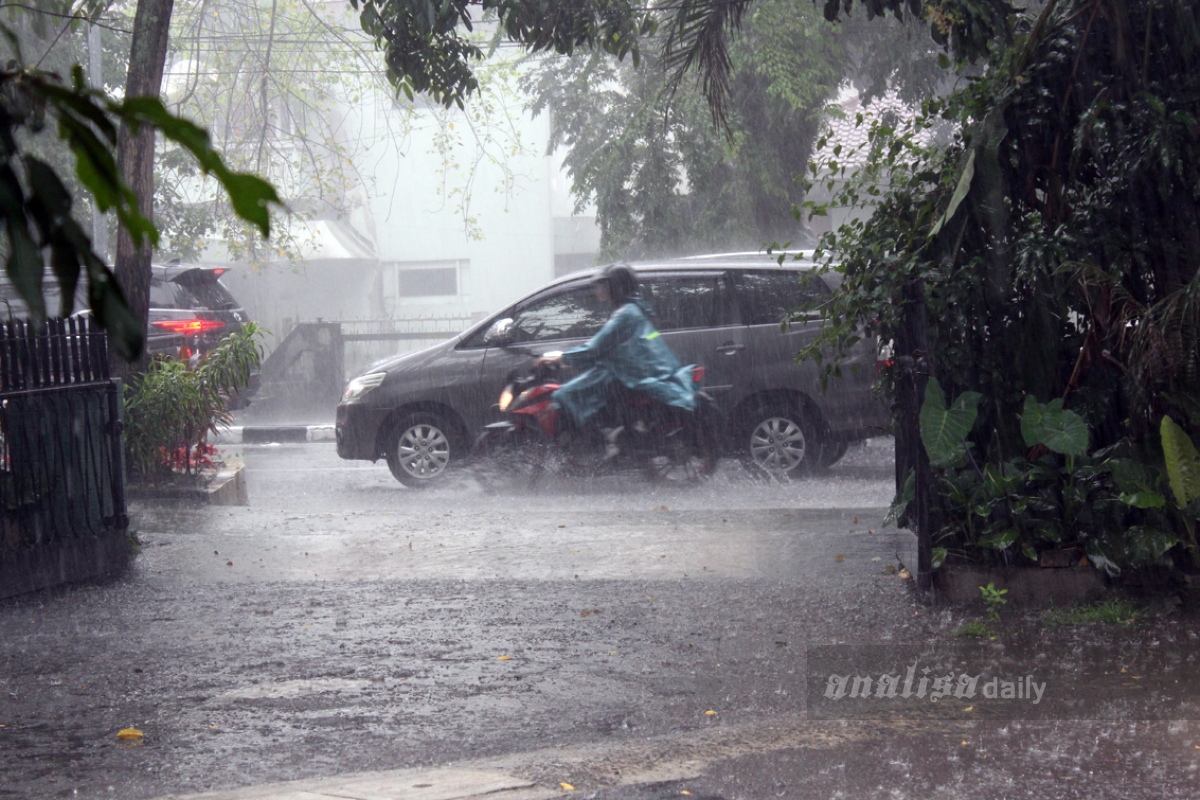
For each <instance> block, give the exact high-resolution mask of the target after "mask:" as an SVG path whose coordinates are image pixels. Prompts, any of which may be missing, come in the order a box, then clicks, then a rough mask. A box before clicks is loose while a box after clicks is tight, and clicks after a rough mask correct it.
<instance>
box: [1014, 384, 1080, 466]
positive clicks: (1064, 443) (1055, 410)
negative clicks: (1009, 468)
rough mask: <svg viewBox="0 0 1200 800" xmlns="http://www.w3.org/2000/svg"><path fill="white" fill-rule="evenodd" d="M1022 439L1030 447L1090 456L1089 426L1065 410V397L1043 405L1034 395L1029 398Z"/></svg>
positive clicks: (1022, 418) (1065, 453)
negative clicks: (1023, 438) (1088, 453)
mask: <svg viewBox="0 0 1200 800" xmlns="http://www.w3.org/2000/svg"><path fill="white" fill-rule="evenodd" d="M1021 435H1022V436H1024V437H1025V444H1027V445H1029V446H1030V447H1035V446H1037V445H1039V444H1042V445H1045V446H1046V447H1048V448H1050V449H1051V450H1053V451H1054V452H1056V453H1062V454H1063V455H1066V456H1082V455H1087V449H1088V438H1089V437H1088V426H1087V423H1086V422H1084V421H1083V417H1081V416H1079V415H1078V414H1076V413H1075V412H1074V411H1069V410H1066V409H1064V408H1063V401H1062V398H1061V397H1056V398H1055V399H1053V400H1051V401H1050V402H1049V403H1046V404H1045V405H1042V404H1041V403H1039V402H1038V401H1037V400H1036V399H1035V398H1034V397H1033V395H1026V396H1025V408H1024V410H1023V411H1022V412H1021Z"/></svg>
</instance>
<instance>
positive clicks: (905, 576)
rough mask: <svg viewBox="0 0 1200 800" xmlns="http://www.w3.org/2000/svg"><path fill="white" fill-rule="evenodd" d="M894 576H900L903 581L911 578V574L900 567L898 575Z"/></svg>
mask: <svg viewBox="0 0 1200 800" xmlns="http://www.w3.org/2000/svg"><path fill="white" fill-rule="evenodd" d="M896 574H897V575H899V576H900V577H901V578H903V579H904V580H908V579H909V578H911V577H912V573H910V572H909V571H908V570H907V569H905V568H904V567H901V568H900V571H899V572H898V573H896Z"/></svg>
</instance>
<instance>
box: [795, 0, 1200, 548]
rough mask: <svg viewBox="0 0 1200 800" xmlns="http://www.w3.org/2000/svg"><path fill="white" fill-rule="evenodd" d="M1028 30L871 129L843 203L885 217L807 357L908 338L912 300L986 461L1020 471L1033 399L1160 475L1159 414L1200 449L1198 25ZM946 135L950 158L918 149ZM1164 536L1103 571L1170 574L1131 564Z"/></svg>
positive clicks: (1120, 535) (855, 259) (1102, 22)
mask: <svg viewBox="0 0 1200 800" xmlns="http://www.w3.org/2000/svg"><path fill="white" fill-rule="evenodd" d="M1017 23H1018V24H1017V26H1016V28H1015V32H1016V34H1015V37H1014V38H1013V40H1012V41H1011V42H1010V43H1007V44H1004V43H998V44H997V46H996V48H995V50H994V52H993V53H992V55H991V57H990V60H989V63H988V69H987V71H986V72H985V74H984V75H983V76H982V77H981V78H980V79H978V80H976V81H974V82H972V83H971V84H970V85H968V86H967V87H965V88H963V89H962V90H961V91H959V92H957V93H955V94H953V95H952V96H950V97H949V98H947V99H945V100H944V101H941V102H931V103H928V104H927V105H926V106H925V109H924V111H925V113H924V114H923V115H922V116H920V117H918V118H917V119H915V120H912V121H911V122H908V123H906V124H903V125H900V126H887V125H877V126H876V127H875V129H874V130H873V132H872V136H871V139H870V144H869V145H868V148H869V151H870V152H869V153H868V158H867V161H866V166H865V168H864V169H863V170H861V171H860V172H859V173H858V174H857V175H853V176H849V175H848V176H846V177H848V178H849V180H848V183H847V184H846V186H845V188H844V189H843V190H842V191H841V194H840V196H839V198H838V200H837V201H836V202H838V203H841V204H844V205H857V206H860V207H862V208H864V209H865V210H867V211H868V212H871V213H869V216H865V217H864V218H862V219H860V220H859V221H856V222H852V223H851V224H848V225H846V226H843V227H842V228H841V229H840V230H838V231H835V232H834V234H833V235H832V236H831V237H830V238H829V239H828V240H827V242H826V245H827V246H828V247H830V248H836V249H837V250H838V251H840V255H839V257H838V258H839V261H840V262H841V266H840V269H842V270H844V272H845V274H846V279H845V281H844V282H843V284H842V291H841V292H840V293H839V294H838V295H837V296H836V298H835V301H834V303H833V304H832V305H830V306H829V308H828V309H827V312H828V320H829V322H830V325H829V326H828V327H827V329H826V332H825V335H824V337H823V338H822V340H821V341H820V342H818V343H817V344H815V345H814V348H812V349H811V350H810V352H811V353H812V354H815V353H816V352H817V349H818V348H819V347H821V346H825V345H831V344H832V345H835V346H842V345H845V344H847V343H849V342H850V341H852V340H853V339H854V338H855V337H857V336H860V335H861V333H862V331H863V330H866V331H867V332H868V333H869V334H875V335H878V336H879V337H880V340H881V341H883V342H887V341H890V340H893V339H895V338H897V337H899V336H900V334H901V333H902V331H903V329H904V323H905V319H906V315H907V311H906V303H905V302H904V299H905V298H906V297H908V298H913V294H912V290H913V289H914V288H916V289H917V291H918V295H919V296H918V297H916V299H917V300H918V301H919V302H920V303H921V304H923V305H924V306H925V307H926V308H927V309H928V314H927V318H928V321H929V325H928V347H927V353H928V356H929V363H930V368H931V370H932V372H933V373H934V374H935V375H936V376H937V378H938V379H939V380H940V382H941V384H942V385H943V386H945V387H947V389H948V393H950V394H958V393H960V392H963V391H969V392H979V393H981V394H982V395H983V398H984V399H983V401H982V403H981V405H980V409H979V410H980V423H979V424H978V425H976V426H975V428H974V431H973V433H972V435H971V444H972V448H973V452H974V453H976V454H977V457H979V458H981V459H983V460H986V461H987V462H989V463H990V464H993V465H996V468H997V469H998V470H999V469H1000V465H1001V464H1011V462H1012V459H1013V458H1014V457H1015V456H1017V455H1020V454H1023V453H1025V452H1026V445H1027V440H1026V439H1025V438H1024V437H1023V436H1022V430H1021V426H1022V425H1023V424H1024V422H1025V416H1027V413H1028V412H1027V409H1028V408H1029V399H1030V398H1036V399H1037V400H1038V401H1039V402H1046V401H1049V400H1051V399H1054V400H1055V402H1057V403H1060V404H1062V403H1065V404H1066V405H1067V406H1069V407H1071V408H1072V409H1074V411H1075V412H1076V413H1078V414H1079V415H1080V416H1081V417H1082V418H1083V419H1084V420H1085V421H1086V422H1087V424H1088V426H1089V427H1090V428H1091V431H1092V433H1093V440H1094V444H1095V446H1096V447H1097V448H1098V449H1100V450H1101V451H1102V452H1105V453H1108V454H1109V455H1111V452H1112V451H1109V450H1106V448H1111V447H1113V446H1120V447H1123V448H1128V450H1129V452H1130V453H1131V454H1132V455H1134V456H1136V458H1137V459H1138V460H1140V461H1142V462H1144V463H1159V464H1161V456H1162V454H1161V450H1160V447H1161V445H1160V444H1159V436H1158V433H1157V432H1158V429H1159V424H1160V421H1161V419H1162V418H1163V416H1164V415H1167V414H1169V415H1171V416H1173V417H1175V418H1177V419H1179V420H1181V421H1183V422H1184V426H1185V427H1186V428H1188V429H1189V430H1190V431H1191V432H1192V433H1193V434H1194V433H1195V432H1196V431H1197V430H1200V404H1198V403H1197V401H1196V398H1197V397H1200V370H1198V368H1197V364H1200V358H1198V356H1200V345H1198V344H1197V341H1198V337H1197V335H1196V333H1197V331H1200V271H1198V268H1197V265H1198V264H1200V235H1198V234H1197V231H1198V230H1200V205H1198V204H1200V193H1198V191H1197V186H1198V185H1200V183H1198V180H1197V176H1200V137H1198V136H1197V130H1198V128H1197V122H1198V121H1200V83H1198V80H1200V78H1198V76H1197V74H1196V71H1195V54H1196V53H1197V52H1200V9H1198V8H1197V7H1196V6H1195V5H1194V4H1190V3H1185V2H1181V1H1180V0H1138V1H1137V2H1116V1H1115V0H1058V2H1050V3H1047V4H1046V5H1045V6H1044V7H1043V8H1042V9H1040V10H1039V12H1038V13H1036V14H1034V13H1028V14H1025V15H1022V16H1021V17H1020V18H1019V19H1018V20H1017ZM937 122H950V123H952V124H953V125H954V126H955V127H956V129H957V131H958V133H957V135H956V136H955V138H954V141H953V142H952V144H951V145H950V146H949V147H935V146H929V145H926V144H922V138H921V136H920V135H919V134H920V132H921V130H922V129H924V128H926V127H927V126H929V125H932V124H935V123H937ZM834 177H840V176H834ZM813 210H814V211H816V212H818V213H819V212H821V211H823V210H824V209H821V208H814V209H813ZM904 371H905V370H904V369H903V368H902V367H898V369H897V370H896V371H894V372H893V373H892V374H891V376H890V377H900V376H902V375H903V373H904ZM1042 457H1045V456H1044V453H1043V454H1039V452H1038V451H1034V452H1032V453H1030V459H1031V460H1037V459H1039V458H1042ZM1059 460H1060V461H1061V460H1062V459H1059ZM1101 461H1102V459H1100V458H1097V459H1096V463H1097V464H1098V463H1100V462H1101ZM1056 468H1057V467H1056ZM1090 468H1093V469H1094V468H1095V464H1093V465H1092V467H1090ZM1122 469H1123V470H1124V468H1122ZM1126 471H1127V470H1126ZM997 474H998V473H997ZM1113 474H1114V475H1117V472H1114V473H1113ZM1138 480H1139V481H1141V483H1142V484H1144V485H1147V486H1148V485H1149V484H1148V483H1147V481H1149V480H1150V479H1149V478H1144V477H1143V478H1139V479H1138ZM1118 483H1119V481H1118ZM1131 486H1132V484H1131ZM1124 491H1126V493H1127V496H1130V497H1132V496H1134V494H1135V493H1136V491H1140V490H1136V491H1135V489H1134V488H1129V489H1126V490H1124ZM1144 496H1149V495H1148V494H1146V495H1144ZM1139 502H1141V501H1139ZM1094 507H1095V508H1096V509H1098V510H1099V509H1101V508H1110V507H1111V505H1109V506H1104V505H1103V504H1101V505H1095V506H1094ZM1137 508H1139V509H1142V511H1144V512H1145V514H1150V512H1151V511H1152V510H1153V509H1151V508H1150V507H1149V506H1141V505H1139V506H1137ZM1155 513H1157V512H1155ZM1114 519H1115V520H1116V522H1115V523H1114V524H1117V523H1119V522H1120V521H1121V520H1125V517H1124V516H1122V515H1117V516H1116V517H1115V518H1114ZM1126 522H1127V520H1126ZM1164 524H1166V523H1163V522H1162V521H1161V520H1159V521H1158V522H1156V523H1155V525H1156V526H1160V527H1158V528H1154V527H1153V526H1151V527H1147V525H1144V524H1138V525H1134V526H1131V527H1129V528H1128V531H1127V530H1126V529H1125V528H1124V527H1121V526H1120V525H1118V527H1117V528H1116V529H1114V531H1110V533H1113V535H1112V536H1111V537H1109V538H1107V539H1105V538H1104V537H1102V536H1101V537H1100V538H1099V540H1098V541H1094V542H1092V543H1091V544H1090V545H1089V555H1090V556H1092V558H1093V560H1094V561H1096V562H1097V563H1120V562H1122V561H1124V562H1125V563H1129V561H1127V560H1126V559H1132V558H1133V557H1134V555H1133V554H1141V555H1144V556H1145V557H1148V558H1149V557H1154V558H1157V557H1158V556H1160V555H1161V552H1162V549H1163V548H1161V547H1159V546H1157V545H1155V546H1154V547H1147V546H1143V545H1141V544H1134V543H1135V542H1138V541H1141V540H1142V539H1145V538H1146V537H1150V538H1151V539H1152V540H1153V541H1155V542H1159V543H1161V542H1170V541H1171V539H1170V538H1169V537H1167V536H1165V535H1160V534H1159V531H1161V530H1162V528H1161V525H1164ZM1006 541H1009V540H1006ZM1012 541H1013V543H1016V542H1015V540H1012ZM1002 549H1003V548H1002ZM1147 554H1148V555H1147ZM1141 555H1139V557H1141Z"/></svg>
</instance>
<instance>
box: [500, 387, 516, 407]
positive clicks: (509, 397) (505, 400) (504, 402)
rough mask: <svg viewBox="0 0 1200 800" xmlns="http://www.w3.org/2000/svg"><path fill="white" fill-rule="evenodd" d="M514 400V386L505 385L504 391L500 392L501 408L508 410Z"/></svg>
mask: <svg viewBox="0 0 1200 800" xmlns="http://www.w3.org/2000/svg"><path fill="white" fill-rule="evenodd" d="M512 401H513V393H512V387H511V386H505V387H504V391H503V392H501V393H500V410H501V411H507V410H508V407H509V406H511V405H512Z"/></svg>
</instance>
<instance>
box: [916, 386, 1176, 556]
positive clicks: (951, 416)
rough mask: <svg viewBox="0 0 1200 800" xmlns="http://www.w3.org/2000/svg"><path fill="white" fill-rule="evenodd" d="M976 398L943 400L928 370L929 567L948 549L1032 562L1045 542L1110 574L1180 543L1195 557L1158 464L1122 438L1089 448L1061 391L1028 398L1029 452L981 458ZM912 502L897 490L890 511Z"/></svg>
mask: <svg viewBox="0 0 1200 800" xmlns="http://www.w3.org/2000/svg"><path fill="white" fill-rule="evenodd" d="M979 399H980V395H979V394H978V393H975V392H964V393H963V394H962V395H960V396H959V397H957V398H955V400H954V401H953V402H951V403H947V402H946V400H945V397H944V394H943V393H942V389H941V385H940V384H939V383H938V381H937V379H935V378H931V379H930V381H929V386H928V387H927V389H926V396H925V402H924V404H923V405H922V407H921V412H920V419H921V438H922V442H923V443H924V446H925V450H926V452H927V453H928V454H929V458H930V462H931V465H932V466H933V468H934V477H935V481H936V487H937V492H936V496H935V497H934V499H933V507H934V512H935V513H934V514H933V516H934V519H935V523H934V524H935V529H934V531H933V540H934V543H935V544H936V545H937V546H936V547H934V553H933V566H934V567H935V568H936V567H938V566H940V565H941V564H942V563H943V562H945V561H946V560H947V558H950V557H954V558H956V559H960V560H969V561H975V562H983V563H1001V564H1014V563H1027V564H1036V563H1038V562H1039V557H1040V555H1041V553H1042V552H1043V551H1044V550H1067V551H1071V550H1074V551H1076V552H1082V553H1086V555H1087V557H1088V559H1089V560H1090V561H1091V562H1092V563H1093V564H1094V565H1096V566H1097V567H1099V568H1102V569H1104V570H1106V571H1107V572H1109V573H1111V574H1117V573H1119V572H1120V571H1121V570H1122V569H1124V568H1129V567H1138V566H1144V565H1147V564H1158V563H1163V562H1164V559H1165V557H1166V554H1167V553H1168V551H1170V549H1171V548H1172V547H1174V546H1175V545H1177V544H1180V543H1181V542H1182V543H1183V544H1184V545H1185V546H1186V548H1187V549H1188V550H1189V551H1190V552H1191V553H1192V554H1193V556H1194V555H1195V553H1196V547H1195V539H1194V537H1193V536H1189V537H1188V538H1187V539H1181V538H1180V537H1179V536H1177V535H1175V534H1173V533H1171V531H1172V530H1173V529H1175V528H1176V527H1177V526H1176V525H1175V524H1174V523H1173V520H1172V516H1171V512H1170V510H1169V509H1166V508H1165V500H1164V498H1163V496H1162V494H1161V490H1162V487H1163V486H1164V484H1165V481H1164V477H1163V474H1162V472H1161V471H1160V470H1159V469H1156V468H1154V467H1151V466H1150V465H1148V464H1145V463H1142V462H1140V461H1138V460H1137V459H1136V458H1134V457H1132V448H1131V447H1130V446H1129V444H1128V443H1127V442H1122V443H1119V444H1118V445H1116V446H1112V447H1107V448H1103V449H1101V450H1097V451H1095V452H1092V453H1089V452H1088V443H1089V439H1090V432H1089V430H1088V427H1087V425H1086V423H1085V422H1084V421H1083V419H1082V418H1081V417H1080V416H1079V415H1078V414H1075V413H1074V412H1073V411H1070V410H1067V409H1064V408H1063V407H1062V401H1061V399H1059V398H1056V399H1054V400H1052V401H1051V402H1049V403H1039V402H1038V401H1037V400H1036V399H1034V398H1032V397H1027V398H1026V400H1025V405H1024V409H1023V411H1022V414H1021V416H1020V424H1019V427H1020V429H1021V431H1022V435H1023V437H1024V444H1025V447H1026V448H1027V449H1028V454H1027V455H1016V456H1013V457H1010V458H1008V459H1007V460H1005V461H1003V462H1001V463H994V462H991V461H983V463H982V464H981V463H980V458H979V457H977V456H976V455H975V453H974V450H975V444H974V442H972V441H971V438H972V436H971V434H972V431H973V428H974V427H975V424H976V420H977V416H976V414H975V413H974V412H975V408H974V405H975V404H976V403H977V402H978V401H979ZM1164 449H1166V447H1164ZM1198 463H1200V461H1198ZM1168 471H1169V470H1168ZM905 491H906V492H911V480H909V481H907V482H906V484H905ZM910 500H911V497H909V496H906V495H905V494H904V493H901V496H900V497H899V498H898V499H897V503H896V507H895V508H894V510H893V517H900V518H903V515H904V513H905V511H904V507H905V506H906V505H907V503H908V502H909V501H910Z"/></svg>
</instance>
